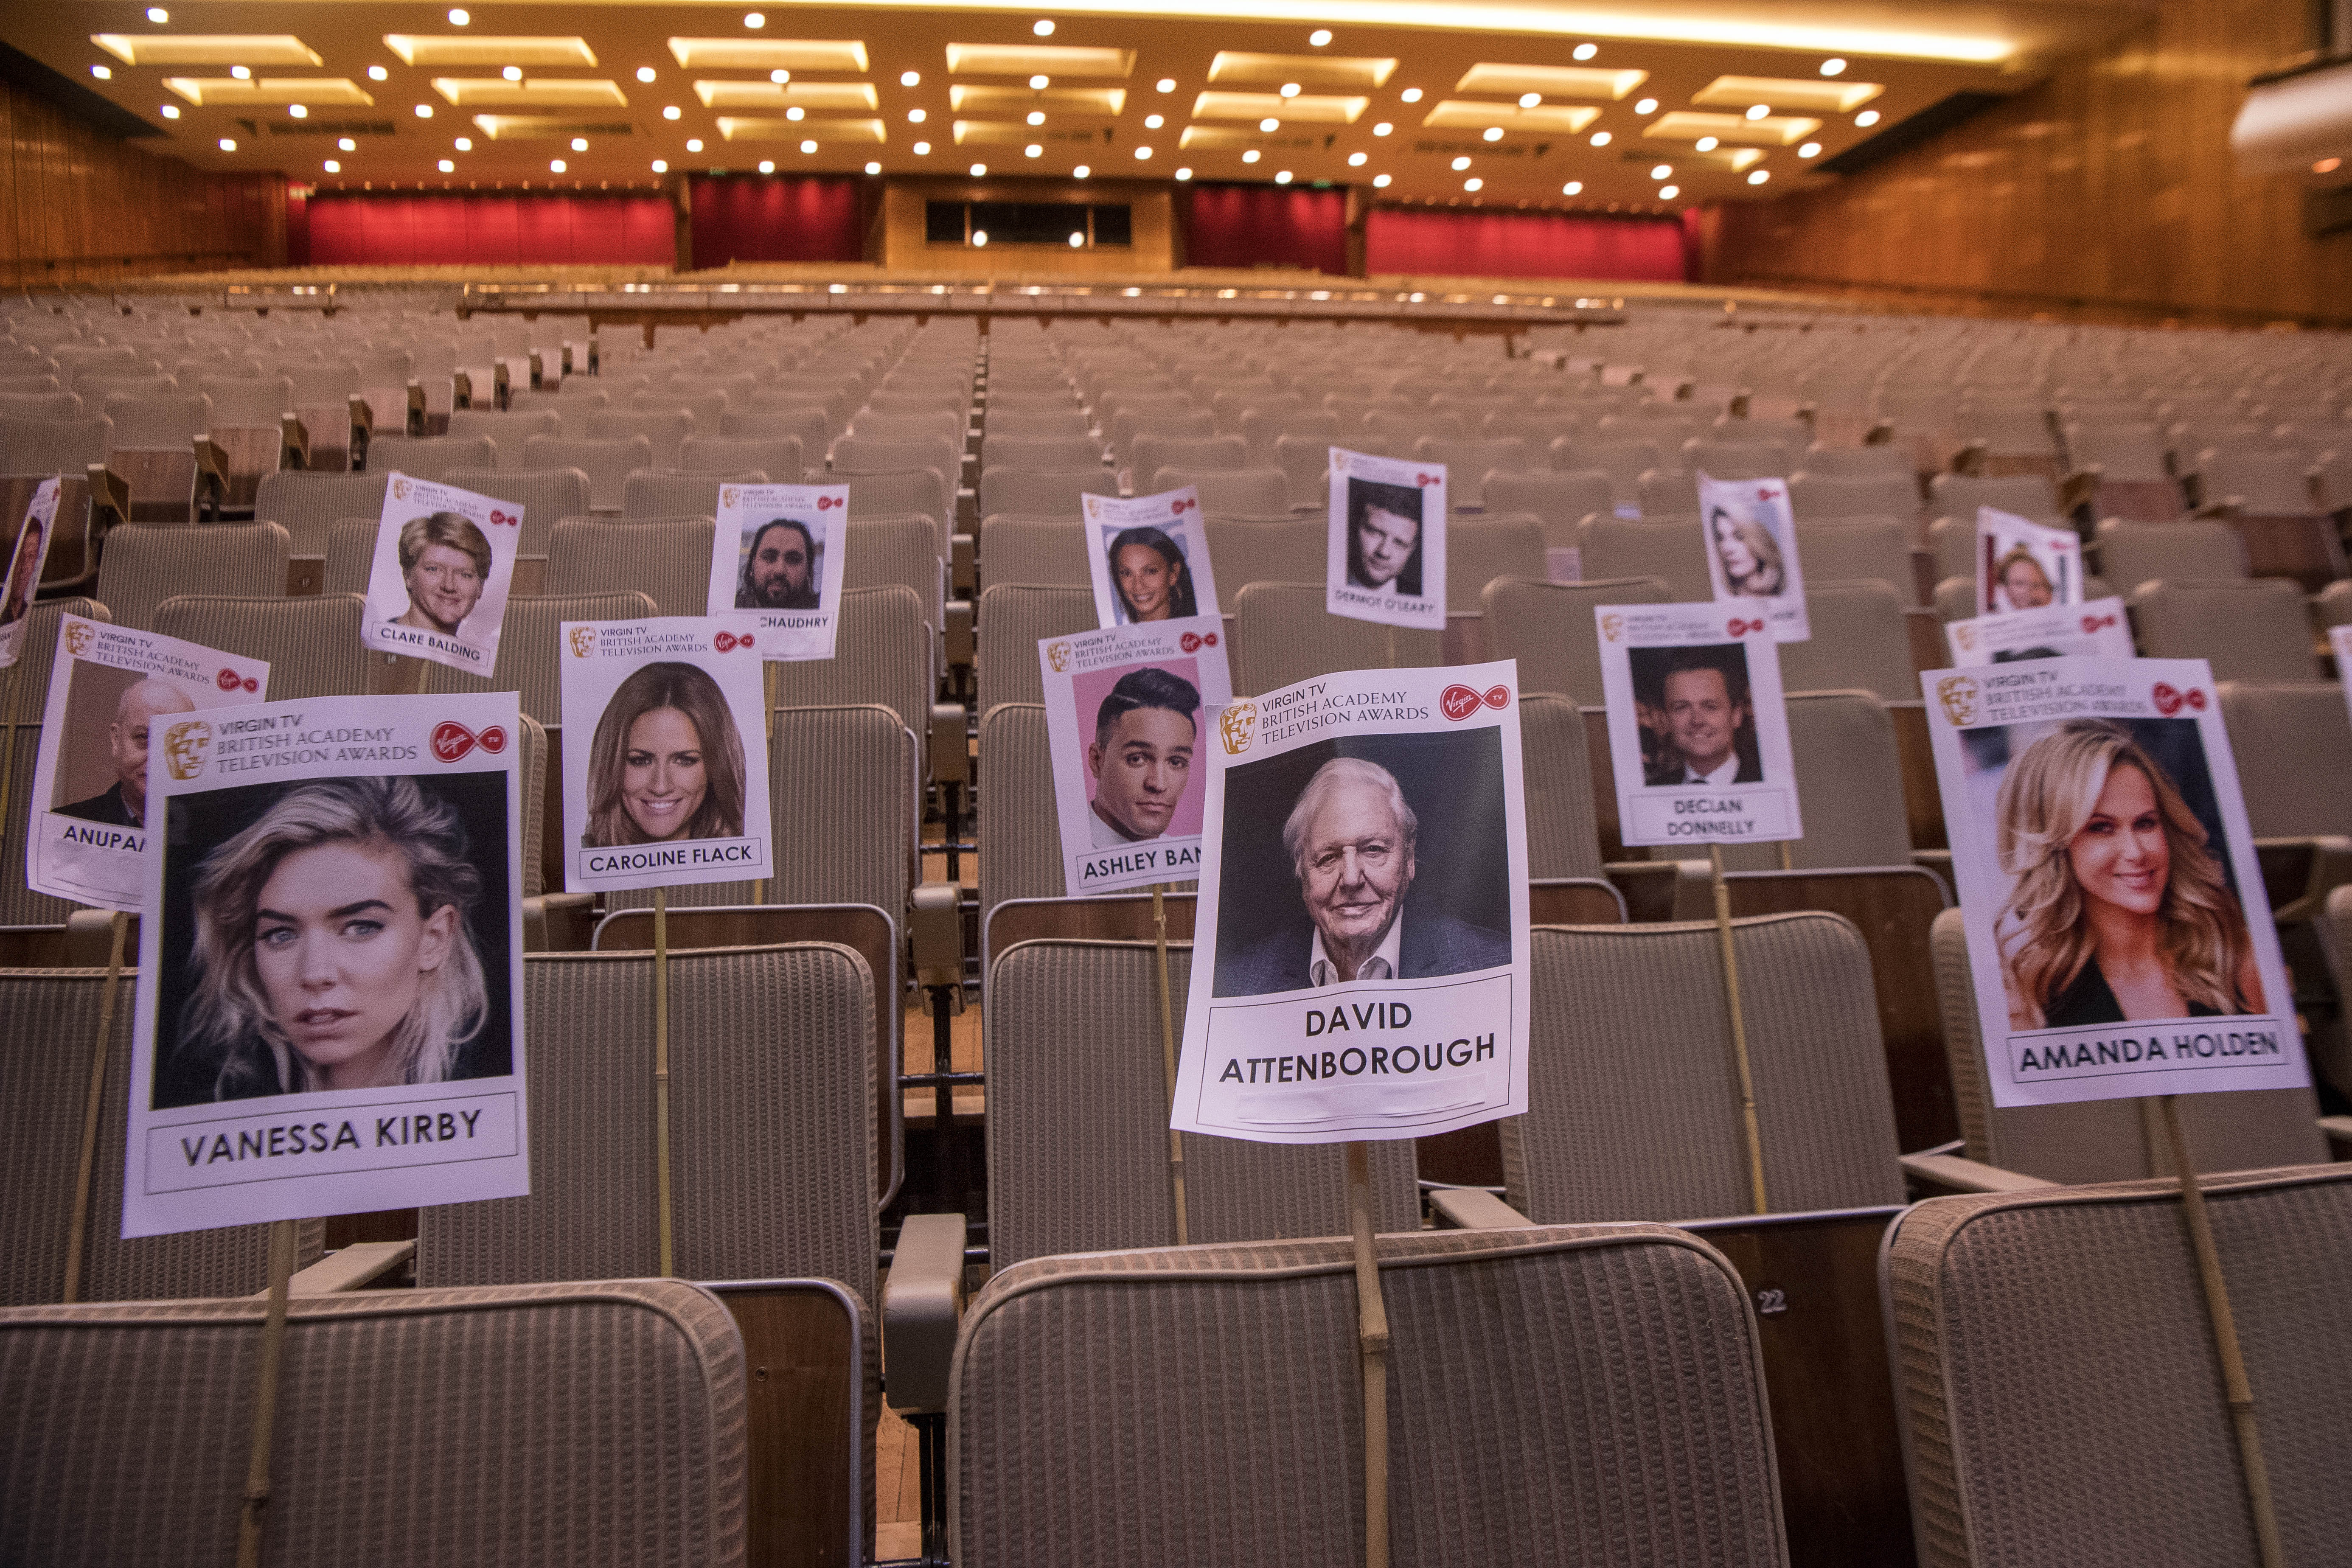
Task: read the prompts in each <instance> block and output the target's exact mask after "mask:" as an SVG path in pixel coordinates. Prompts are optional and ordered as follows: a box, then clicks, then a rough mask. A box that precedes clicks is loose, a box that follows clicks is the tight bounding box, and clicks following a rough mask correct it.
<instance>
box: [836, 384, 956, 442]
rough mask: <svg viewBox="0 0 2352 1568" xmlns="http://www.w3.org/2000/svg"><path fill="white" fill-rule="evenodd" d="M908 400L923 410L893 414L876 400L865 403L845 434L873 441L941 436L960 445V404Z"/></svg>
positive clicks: (929, 438)
mask: <svg viewBox="0 0 2352 1568" xmlns="http://www.w3.org/2000/svg"><path fill="white" fill-rule="evenodd" d="M877 398H881V399H886V400H887V394H877ZM901 401H908V400H905V399H901ZM912 401H916V402H919V403H921V404H922V405H923V410H924V411H923V412H919V413H918V412H911V411H910V412H907V413H897V414H894V413H887V412H884V411H883V410H882V409H881V408H880V406H879V404H878V403H877V404H871V405H867V406H866V407H865V408H863V409H861V410H859V411H858V413H857V416H856V417H855V418H853V419H852V420H850V422H849V434H851V435H852V436H863V437H868V438H870V439H873V440H877V441H928V440H934V439H944V440H949V441H952V442H954V443H955V444H956V446H957V447H962V445H963V443H964V437H965V436H966V434H967V433H968V432H967V428H966V425H965V421H964V416H963V413H962V411H961V408H960V407H950V408H942V407H938V406H935V404H936V402H937V401H938V400H936V399H930V398H921V399H915V400H912Z"/></svg>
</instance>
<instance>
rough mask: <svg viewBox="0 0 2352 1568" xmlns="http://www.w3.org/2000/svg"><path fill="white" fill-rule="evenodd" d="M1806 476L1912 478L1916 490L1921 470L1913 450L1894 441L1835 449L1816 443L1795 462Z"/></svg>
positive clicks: (1805, 449) (1826, 477) (1824, 477)
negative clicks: (1908, 449) (1913, 457)
mask: <svg viewBox="0 0 2352 1568" xmlns="http://www.w3.org/2000/svg"><path fill="white" fill-rule="evenodd" d="M1795 461H1796V466H1797V467H1798V468H1800V469H1801V470H1802V471H1803V472H1805V473H1808V474H1814V475H1818V476H1819V477H1821V478H1822V479H1909V480H1910V481H1911V482H1912V485H1913V487H1914V488H1915V489H1916V486H1917V485H1918V482H1919V475H1918V469H1917V468H1916V466H1915V465H1914V463H1913V462H1912V459H1911V454H1910V452H1909V451H1907V450H1906V449H1905V448H1904V447H1898V446H1896V445H1895V444H1894V443H1893V442H1885V443H1881V444H1879V445H1876V446H1865V447H1832V446H1826V445H1823V444H1822V443H1821V442H1819V441H1816V442H1814V443H1813V444H1812V445H1811V446H1810V447H1804V448H1803V449H1802V450H1801V453H1800V454H1799V456H1798V457H1797V458H1796V459H1795Z"/></svg>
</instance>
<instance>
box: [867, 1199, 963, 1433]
mask: <svg viewBox="0 0 2352 1568" xmlns="http://www.w3.org/2000/svg"><path fill="white" fill-rule="evenodd" d="M966 1229H967V1226H966V1225H965V1223H964V1216H963V1215H960V1214H919V1215H908V1216H907V1218H906V1220H905V1222H904V1223H903V1224H901V1225H900V1226H899V1227H898V1247H897V1249H896V1250H894V1251H893V1252H892V1253H891V1255H890V1274H889V1278H888V1279H885V1280H884V1281H883V1283H882V1360H883V1366H884V1369H885V1370H884V1387H885V1389H886V1390H887V1394H888V1397H889V1400H890V1408H891V1409H893V1410H897V1411H900V1412H902V1413H905V1414H907V1415H920V1414H924V1413H926V1412H929V1411H936V1410H945V1409H946V1408H947V1407H948V1368H949V1366H950V1363H952V1362H953V1361H954V1360H955V1342H956V1328H957V1325H958V1324H959V1323H961V1321H962V1320H963V1248H964V1237H965V1231H966Z"/></svg>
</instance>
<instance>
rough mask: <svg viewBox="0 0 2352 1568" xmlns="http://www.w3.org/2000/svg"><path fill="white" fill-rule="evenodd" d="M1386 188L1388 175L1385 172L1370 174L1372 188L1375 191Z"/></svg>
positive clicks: (1387, 186)
mask: <svg viewBox="0 0 2352 1568" xmlns="http://www.w3.org/2000/svg"><path fill="white" fill-rule="evenodd" d="M1388 188H1389V176H1387V175H1386V174H1374V175H1373V176H1372V189H1374V190H1376V191H1385V190H1387V189H1388Z"/></svg>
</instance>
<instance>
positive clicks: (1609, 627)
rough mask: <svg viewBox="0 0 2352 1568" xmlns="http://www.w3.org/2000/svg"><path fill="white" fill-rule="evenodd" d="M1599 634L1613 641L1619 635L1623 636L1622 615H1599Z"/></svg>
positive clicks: (1623, 622)
mask: <svg viewBox="0 0 2352 1568" xmlns="http://www.w3.org/2000/svg"><path fill="white" fill-rule="evenodd" d="M1624 635H1625V617H1624V616H1601V636H1602V637H1607V638H1608V639H1609V640H1610V641H1611V642H1615V641H1616V640H1617V639H1618V638H1619V637H1622V636H1624Z"/></svg>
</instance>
